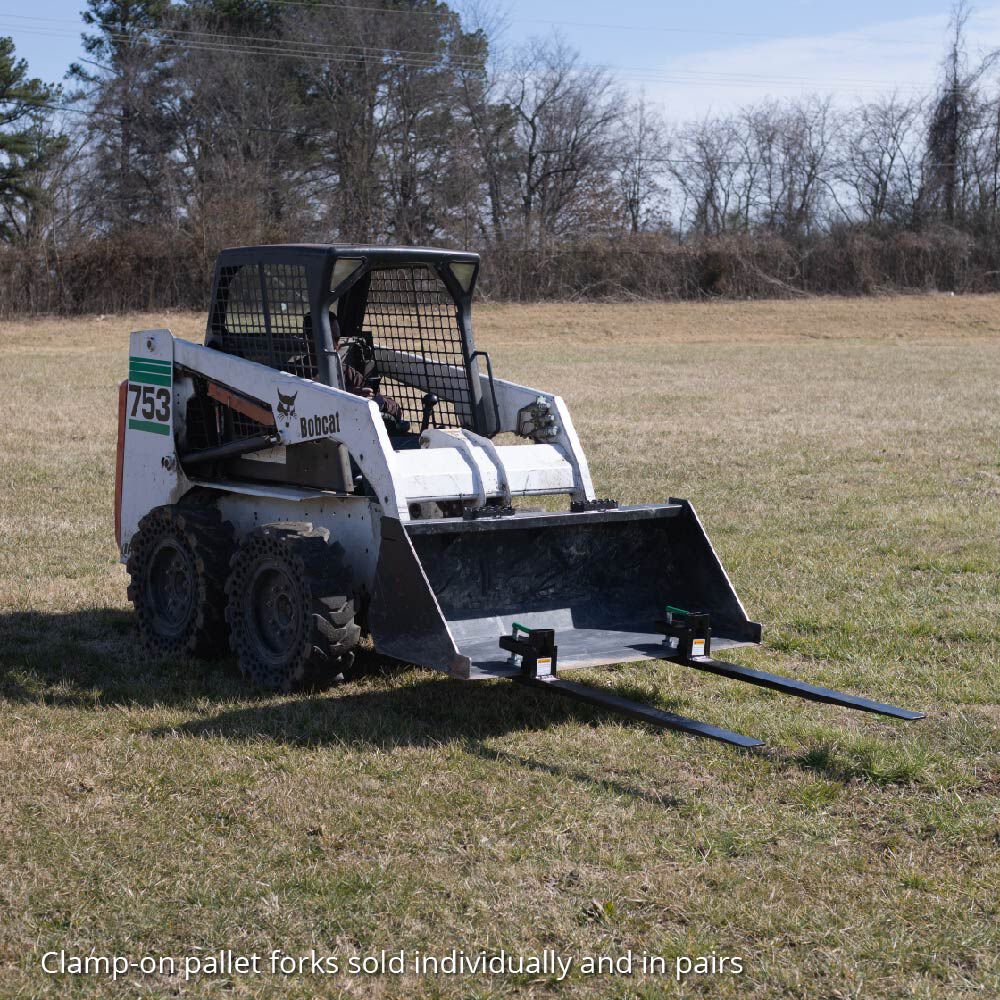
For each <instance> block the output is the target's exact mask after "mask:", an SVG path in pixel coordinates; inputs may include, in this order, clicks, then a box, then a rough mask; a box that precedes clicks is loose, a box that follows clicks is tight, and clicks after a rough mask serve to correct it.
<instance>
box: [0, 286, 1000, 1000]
mask: <svg viewBox="0 0 1000 1000" xmlns="http://www.w3.org/2000/svg"><path fill="white" fill-rule="evenodd" d="M159 325H165V326H169V327H170V328H171V329H172V330H173V331H174V332H175V334H178V335H181V336H188V337H191V338H198V337H199V336H200V333H201V329H202V326H203V318H202V317H199V316H195V315H191V314H181V315H171V316H142V317H126V318H121V317H109V318H106V319H104V320H100V321H99V320H97V319H93V318H91V319H80V320H59V321H46V320H40V321H35V322H31V323H20V324H7V325H4V326H0V373H2V381H3V386H4V402H5V410H6V413H7V419H6V420H5V421H4V424H3V425H2V427H0V482H2V484H3V487H2V489H3V497H2V499H3V503H2V506H0V537H2V539H3V547H2V550H0V803H2V804H3V808H2V809H0V843H2V844H3V847H4V849H3V854H2V857H0V915H2V917H0V996H4V997H6V996H21V995H23V996H92V997H108V996H131V995H143V996H156V997H161V996H162V997H167V996H215V995H227V996H254V997H257V996H272V995H274V996H277V995H282V996H290V997H313V996H319V995H322V996H327V995H338V993H340V992H341V991H342V992H343V995H350V996H371V997H380V996H408V997H409V996H414V995H427V996H442V997H469V996H483V997H487V996H489V997H500V996H509V995H514V994H518V995H538V996H549V995H554V994H562V995H567V996H568V995H574V996H576V995H582V996H594V997H597V996H606V995H612V994H613V995H618V996H635V997H659V996H672V995H685V996H713V997H714V996H722V997H735V996H740V997H757V998H770V997H775V996H789V997H802V998H814V997H837V996H845V997H846V996H858V995H860V996H868V997H903V996H906V997H927V998H930V997H943V996H958V995H965V994H972V995H977V996H987V995H997V994H998V993H1000V970H998V967H997V945H998V940H997V938H998V935H997V926H998V916H1000V914H998V903H997V900H998V892H997V890H998V888H1000V879H998V875H1000V866H998V863H997V855H998V845H1000V828H998V823H997V816H998V805H1000V795H998V793H1000V769H998V760H1000V746H998V743H1000V741H998V733H1000V708H998V704H997V701H998V699H997V691H998V689H1000V670H998V666H997V664H998V660H1000V627H998V624H997V622H998V620H1000V584H998V582H997V581H998V575H997V567H998V566H1000V503H998V497H1000V462H998V458H997V440H998V431H1000V407H998V403H997V397H996V386H997V384H998V382H1000V345H998V342H997V339H996V334H997V331H998V326H1000V299H997V298H986V297H984V298H950V297H947V298H946V297H934V298H897V299H877V300H850V301H843V300H836V299H829V300H827V299H820V300H810V301H807V302H801V303H786V302H765V303H742V304H740V303H736V304H722V303H720V304H713V305H669V306H664V305H655V306H654V305H649V306H646V305H642V306H638V305H636V306H597V305H595V306H588V305H583V306H567V305H559V304H555V305H548V306H525V307H516V308H515V307H503V306H495V307H486V308H484V309H482V310H480V311H479V314H478V318H477V332H478V337H479V340H480V342H481V344H480V346H484V347H486V348H488V349H489V350H490V352H491V354H492V355H493V359H494V363H495V366H496V369H497V371H498V373H499V374H503V375H505V376H508V377H512V378H515V379H518V380H520V381H526V382H528V383H529V384H538V385H541V386H546V387H553V388H557V389H558V390H560V391H561V392H562V393H563V394H564V395H565V396H566V398H567V400H568V402H569V404H570V406H571V409H572V411H573V413H574V417H575V420H576V423H577V427H578V430H580V432H581V435H582V437H583V440H584V444H585V446H586V448H587V450H588V454H589V456H590V458H591V465H592V470H593V472H594V475H595V479H596V481H597V483H598V485H599V491H600V492H601V493H603V494H611V495H614V496H618V497H620V498H621V499H623V500H629V501H633V500H654V499H657V500H658V499H662V498H664V497H666V496H668V495H679V496H687V497H689V498H690V499H691V500H692V501H693V502H694V503H695V505H696V507H697V509H698V511H699V513H700V514H701V516H702V518H703V519H704V520H705V522H706V524H707V526H708V530H709V533H710V536H711V537H712V539H713V541H714V542H715V544H716V546H717V547H718V548H719V550H720V552H721V554H722V557H723V561H724V562H725V564H726V565H727V568H728V569H729V571H730V574H731V575H732V577H733V578H734V581H735V583H736V586H737V588H738V589H739V590H740V592H741V595H742V596H743V598H744V600H745V602H746V603H747V605H748V607H749V610H750V611H751V614H752V615H753V616H754V617H757V618H759V619H761V620H763V621H764V622H765V623H766V626H767V628H766V631H765V637H766V646H765V648H764V649H761V650H756V651H753V652H748V653H745V654H743V655H742V656H741V657H739V659H740V660H741V661H742V662H747V663H750V664H754V665H765V664H767V665H771V666H773V668H775V669H777V670H779V671H781V672H786V673H796V672H799V673H800V674H804V675H807V676H809V677H811V678H815V679H816V680H818V681H820V682H825V683H829V684H831V685H833V686H838V687H843V688H847V689H855V690H859V691H861V692H864V693H869V694H873V695H882V696H884V697H885V698H887V699H889V700H894V701H896V702H898V703H902V704H907V705H912V706H917V707H924V708H926V709H928V710H929V712H930V717H929V718H928V719H927V720H925V721H924V722H920V723H917V724H915V725H912V726H908V727H907V726H904V725H902V724H897V723H893V722H891V721H885V720H879V719H876V718H874V717H869V716H861V715H854V714H851V713H848V712H844V711H839V710H836V709H833V708H829V707H824V706H816V705H810V704H808V703H804V702H795V701H792V700H790V699H781V698H780V697H778V696H775V695H771V694H768V693H767V692H763V691H760V690H758V689H752V688H741V687H739V686H734V685H731V684H727V683H726V682H725V681H722V680H719V679H715V678H711V677H701V676H697V677H690V676H687V675H686V674H683V673H682V671H681V670H680V668H673V667H669V666H650V665H648V664H646V665H639V666H632V667H622V668H618V669H614V670H607V671H602V672H594V673H593V675H592V678H591V679H592V680H594V682H595V683H603V684H609V685H613V686H615V687H617V688H619V689H621V690H623V691H631V690H635V691H639V692H641V693H642V696H644V697H646V698H648V699H650V700H652V701H653V702H655V703H656V704H659V705H661V706H663V707H667V708H673V709H676V710H678V711H681V712H683V713H684V714H688V715H692V716H694V717H696V718H703V719H706V720H709V721H713V722H716V723H719V724H722V725H727V726H730V727H732V728H734V729H737V730H740V731H743V732H748V733H753V734H755V735H759V736H761V737H763V738H764V739H766V740H767V741H768V744H769V746H770V747H771V748H772V749H770V750H768V751H767V752H766V753H764V754H762V755H755V756H746V755H739V754H735V753H733V752H732V751H729V750H726V749H724V748H721V747H716V746H713V745H707V744H703V743H700V742H697V741H695V740H692V739H689V738H685V737H683V736H678V735H671V734H666V735H656V734H652V733H650V732H648V731H646V730H644V729H642V728H640V727H636V726H631V725H628V724H620V723H618V722H617V721H615V720H614V719H611V718H608V717H605V716H601V715H598V714H591V713H589V712H587V711H585V710H577V709H574V708H572V707H569V706H566V705H561V704H551V703H549V702H547V701H544V700H543V699H540V698H539V697H536V696H532V695H531V694H529V693H527V692H523V691H521V690H519V689H516V688H513V687H512V686H505V685H504V684H491V685H471V684H465V685H462V684H459V683H457V682H451V681H448V680H446V679H443V678H439V677H437V676H434V675H431V674H428V673H425V672H421V671H398V670H393V669H389V668H388V667H387V668H386V669H385V670H384V671H383V672H381V673H378V674H376V675H375V676H373V677H370V678H368V679H366V680H363V681H359V682H356V683H353V684H348V685H343V686H341V687H338V688H336V689H333V690H331V691H327V692H313V693H305V694H301V695H296V696H292V697H257V696H255V695H254V694H253V693H252V692H248V691H247V690H246V689H245V688H244V687H243V686H242V684H241V683H240V681H239V679H238V678H237V677H236V676H235V674H234V670H233V667H232V665H231V664H228V663H223V664H219V665H211V666H204V667H202V666H196V665H190V664H181V663H165V664H149V663H147V662H145V661H144V659H143V658H142V656H141V655H139V654H137V652H136V651H135V648H134V637H133V631H132V621H131V615H130V612H129V611H128V609H127V606H126V603H125V584H124V573H123V570H122V568H121V567H120V566H119V565H118V563H117V561H116V552H115V549H114V545H113V543H112V541H111V492H112V479H113V451H114V449H113V439H114V402H113V398H114V397H113V387H114V385H115V383H116V381H117V380H118V379H119V378H120V377H121V375H122V374H123V372H124V370H125V365H126V361H125V357H126V348H127V333H128V331H129V330H130V329H134V328H145V327H150V326H159ZM271 947H281V948H284V949H285V950H286V951H289V952H292V953H300V952H307V951H308V950H309V949H310V948H313V947H315V948H317V949H319V950H321V951H340V952H341V953H347V952H352V951H372V950H376V951H377V950H378V949H379V948H389V949H398V948H408V949H412V948H420V949H423V950H430V951H444V950H446V949H449V948H451V947H456V948H464V949H466V950H468V951H475V950H477V949H479V948H480V947H484V948H489V949H497V948H500V947H504V948H507V949H508V950H513V951H518V952H528V951H533V950H538V949H541V948H544V947H553V948H556V949H557V950H559V951H560V952H561V953H563V954H570V955H577V956H579V955H581V954H584V953H588V952H590V953H610V954H620V953H621V952H623V951H624V950H625V949H628V948H632V949H634V950H636V951H648V952H655V953H662V954H666V955H675V954H678V953H687V954H699V953H701V954H708V953H712V952H714V953H715V954H729V955H741V956H743V958H744V964H745V969H746V971H745V973H744V974H743V975H742V976H740V977H726V976H723V977H715V978H712V977H700V978H699V977H691V978H690V979H688V981H687V983H686V985H685V986H684V987H683V989H680V988H679V987H677V986H676V985H675V984H672V983H671V982H670V981H667V980H663V979H646V980H641V979H636V978H630V979H621V980H612V979H609V978H607V977H596V978H590V979H588V978H585V977H582V976H579V975H576V976H574V977H572V980H571V982H569V983H566V984H563V986H562V987H558V986H556V985H554V984H552V983H551V982H548V981H544V980H543V981H536V982H533V981H528V980H526V979H515V980H507V979H502V978H497V979H470V978H465V979H450V978H441V979H437V980H434V979H424V980H416V979H414V978H412V977H410V978H408V979H406V980H402V981H400V980H396V979H391V978H385V979H380V978H372V979H364V980H356V981H354V982H353V983H350V982H345V980H343V979H338V980H321V979H316V978H309V977H304V978H295V979H291V980H282V979H272V978H270V977H267V976H264V977H261V978H257V979H254V978H246V977H236V978H235V979H232V980H225V979H221V980H220V979H212V980H210V979H203V980H200V981H195V982H191V983H184V982H182V981H178V980H176V979H169V978H160V977H139V976H135V975H133V976H130V977H127V979H126V980H125V981H123V982H119V983H117V984H111V983H109V982H108V981H107V980H105V979H101V978H89V979H86V978H84V979H81V978H51V977H47V976H45V975H43V974H42V973H41V971H40V969H39V965H38V962H39V956H40V954H41V953H42V952H43V951H45V950H48V949H52V948H54V949H59V948H66V949H67V950H70V951H73V952H76V953H84V954H85V953H87V952H90V951H94V952H95V953H99V954H106V953H112V954H114V953H127V954H131V955H141V954H143V953H151V954H168V955H183V954H187V953H191V952H192V950H193V949H196V948H206V949H212V948H233V949H236V950H237V951H242V952H248V951H253V950H257V951H267V950H268V949H270V948H271Z"/></svg>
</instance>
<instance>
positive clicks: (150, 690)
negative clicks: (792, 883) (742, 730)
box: [0, 608, 906, 805]
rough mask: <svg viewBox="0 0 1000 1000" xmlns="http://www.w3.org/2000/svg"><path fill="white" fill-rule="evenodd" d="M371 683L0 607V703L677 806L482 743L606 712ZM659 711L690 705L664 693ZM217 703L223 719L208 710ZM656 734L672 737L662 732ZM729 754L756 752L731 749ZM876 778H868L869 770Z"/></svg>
mask: <svg viewBox="0 0 1000 1000" xmlns="http://www.w3.org/2000/svg"><path fill="white" fill-rule="evenodd" d="M358 655H359V662H360V664H361V665H362V666H363V668H364V671H365V673H366V675H367V677H366V679H364V680H362V681H359V682H356V683H350V684H345V683H343V682H336V681H334V682H327V683H326V684H322V685H314V686H312V687H306V688H305V689H303V690H300V691H299V692H297V693H296V694H295V695H294V696H292V697H291V698H282V699H281V700H280V701H275V698H274V696H273V695H270V694H267V693H261V692H255V691H254V690H253V688H252V687H250V686H248V684H247V682H246V681H245V680H244V679H243V678H242V677H240V676H239V674H238V673H237V671H236V667H235V665H234V663H233V661H232V660H231V659H224V660H220V661H217V662H211V663H206V662H196V661H170V660H164V661H150V660H149V659H148V658H147V657H145V656H144V654H143V653H142V652H141V650H140V649H139V648H138V646H137V643H136V634H135V621H134V616H133V614H132V612H131V611H129V610H127V609H120V608H93V609H88V610H82V611H75V612H52V613H42V612H8V613H5V614H0V699H6V700H8V701H15V702H32V703H38V704H46V705H58V706H62V707H69V708H79V709H103V708H108V707H115V706H118V707H140V708H158V707H159V708H162V707H166V708H174V709H181V710H187V711H191V712H196V713H199V717H198V718H195V719H191V720H189V721H187V722H184V723H182V724H180V725H179V726H174V727H162V728H159V729H153V730H151V731H150V735H152V736H154V737H167V736H171V735H176V734H184V735H188V736H194V737H199V738H205V739H213V738H222V739H229V740H242V741H247V742H253V741H259V740H272V741H274V742H276V743H282V744H286V745H291V746H302V747H308V746H322V745H331V744H339V745H342V746H350V747H356V748H358V749H364V748H366V747H371V748H376V749H380V750H386V749H392V748H395V747H401V746H430V745H435V744H441V743H455V742H457V743H460V744H461V745H462V747H463V750H464V751H465V752H467V753H470V754H472V755H474V756H477V757H480V758H482V759H483V760H489V761H496V762H499V763H505V764H508V765H511V766H518V767H525V768H528V769H531V770H538V771H545V772H546V773H551V774H555V775H557V776H559V777H564V778H565V777H569V778H571V779H573V780H576V781H583V782H586V783H588V784H591V785H594V786H601V787H604V788H605V789H606V790H608V791H612V792H615V793H617V794H623V795H630V796H634V797H637V798H642V799H647V800H649V801H651V802H654V803H655V804H658V805H670V803H669V802H667V801H666V800H665V799H664V797H663V796H662V795H652V796H651V795H649V794H648V793H645V792H643V791H642V790H640V789H637V788H634V787H631V786H627V785H623V784H621V783H620V782H616V781H612V780H607V779H603V778H599V777H595V776H593V775H590V774H586V773H584V772H580V771H576V770H572V769H566V768H564V767H561V766H559V765H553V764H551V763H549V762H542V761H538V760H535V759H533V758H531V757H528V756H521V755H518V754H513V753H510V752H509V751H505V750H498V749H496V748H493V747H489V746H487V745H485V744H484V743H483V742H482V741H483V740H487V739H490V738H494V737H498V736H504V735H507V734H509V733H512V732H526V731H532V730H543V729H546V728H549V727H551V726H554V725H559V724H560V723H563V722H566V721H568V720H576V721H577V722H580V723H582V724H591V725H598V726H599V725H602V724H603V723H605V722H607V721H612V720H614V719H615V718H616V717H615V716H614V715H611V714H609V713H607V712H605V711H603V710H601V709H597V708H591V707H588V706H586V705H578V704H574V703H573V702H570V701H564V700H561V699H555V698H552V697H550V696H547V695H541V694H538V693H536V692H533V691H530V690H526V689H524V688H521V687H520V686H518V685H515V684H511V683H483V682H478V683H469V682H466V681H458V680H451V679H448V678H446V677H442V676H438V675H434V674H432V673H430V672H428V671H423V670H420V669H418V668H414V667H411V666H409V665H407V664H402V663H399V662H397V661H392V660H386V659H385V658H383V657H381V656H378V655H377V654H374V653H373V652H371V651H369V650H360V651H359V654H358ZM608 680H609V681H610V683H609V684H608V685H607V686H608V687H611V688H613V689H614V690H615V691H616V692H617V693H619V694H621V695H624V696H627V697H629V696H631V697H636V696H641V697H648V693H646V692H636V691H633V690H631V689H630V686H629V685H628V683H627V682H626V681H625V680H624V678H621V679H619V683H617V684H616V683H614V679H613V674H611V675H609V677H608ZM658 702H659V707H660V708H663V709H666V710H678V709H680V710H682V709H681V706H680V705H679V704H677V703H675V702H673V701H670V700H664V699H658ZM213 709H214V710H215V714H214V715H213V714H205V713H206V712H208V713H211V712H212V711H213ZM649 738H650V739H656V738H675V737H670V736H666V735H664V736H662V737H660V736H656V735H654V734H653V733H649ZM726 752H727V753H743V752H747V751H737V750H727V751H726ZM750 752H752V753H754V754H755V755H762V756H764V757H766V758H767V759H769V760H770V761H771V762H772V763H773V764H777V765H778V766H779V767H793V768H795V769H797V770H802V771H808V772H811V773H813V774H817V775H822V776H824V777H826V778H828V779H831V780H835V781H839V782H845V781H850V780H851V779H854V778H859V777H861V778H864V777H869V778H872V779H874V780H876V781H880V782H883V783H884V782H885V781H886V780H888V781H889V782H893V781H894V779H895V780H899V777H902V780H903V783H906V781H905V776H899V777H897V776H895V775H888V776H887V775H886V774H885V773H883V770H884V769H883V768H881V767H879V766H877V765H875V764H871V765H868V764H867V763H866V762H864V761H854V762H852V763H851V765H850V766H846V765H845V762H844V761H843V760H842V759H840V758H839V756H838V755H837V754H836V753H831V752H830V750H829V748H828V747H825V746H820V747H817V748H813V749H812V750H807V751H805V752H803V753H798V754H792V755H789V754H788V753H787V752H782V751H780V750H777V749H769V750H763V751H750ZM869 771H870V772H871V773H868V772H869Z"/></svg>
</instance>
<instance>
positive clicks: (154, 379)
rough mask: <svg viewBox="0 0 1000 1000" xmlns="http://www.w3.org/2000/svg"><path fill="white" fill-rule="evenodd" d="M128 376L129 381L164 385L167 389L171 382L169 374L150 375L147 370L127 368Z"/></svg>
mask: <svg viewBox="0 0 1000 1000" xmlns="http://www.w3.org/2000/svg"><path fill="white" fill-rule="evenodd" d="M128 378H129V381H130V382H141V383H142V384H143V385H165V386H166V387H167V388H168V389H169V388H170V386H171V385H172V384H173V383H172V382H171V381H170V376H169V375H151V374H150V373H149V372H137V371H132V370H129V373H128Z"/></svg>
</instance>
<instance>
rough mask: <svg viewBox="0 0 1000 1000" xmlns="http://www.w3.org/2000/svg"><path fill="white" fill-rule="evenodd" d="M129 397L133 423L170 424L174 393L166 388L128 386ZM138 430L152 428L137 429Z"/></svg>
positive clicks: (130, 383) (133, 383)
mask: <svg viewBox="0 0 1000 1000" xmlns="http://www.w3.org/2000/svg"><path fill="white" fill-rule="evenodd" d="M128 392H129V397H130V398H131V401H132V405H131V407H130V408H129V418H130V423H131V422H133V421H134V422H138V421H145V422H147V423H157V424H169V423H170V406H171V403H172V401H173V396H172V393H171V391H170V390H169V389H167V388H166V387H165V386H159V387H157V386H154V385H136V383H135V382H129V384H128ZM137 429H138V430H152V428H146V427H137Z"/></svg>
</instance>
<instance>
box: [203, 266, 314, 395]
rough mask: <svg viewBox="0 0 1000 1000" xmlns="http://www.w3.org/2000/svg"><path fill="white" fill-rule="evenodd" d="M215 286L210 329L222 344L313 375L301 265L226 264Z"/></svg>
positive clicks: (265, 362)
mask: <svg viewBox="0 0 1000 1000" xmlns="http://www.w3.org/2000/svg"><path fill="white" fill-rule="evenodd" d="M219 289H220V294H219V297H218V299H217V300H216V303H215V305H214V307H213V309H212V320H211V333H212V339H213V341H214V342H215V344H216V345H217V346H218V347H220V348H221V350H223V351H226V352H227V353H229V354H235V355H236V356H237V357H240V358H246V359H247V360H248V361H256V362H258V363H259V364H262V365H267V366H268V367H270V368H277V369H279V370H281V371H286V372H290V373H291V374H292V375H298V376H300V377H302V378H309V379H315V378H316V375H317V367H316V350H315V346H314V344H313V339H312V336H311V333H310V327H309V324H308V323H307V322H306V317H308V315H309V289H308V283H307V279H306V269H305V268H304V267H301V266H300V265H297V264H246V265H243V266H240V267H224V268H222V270H221V272H220V274H219Z"/></svg>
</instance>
